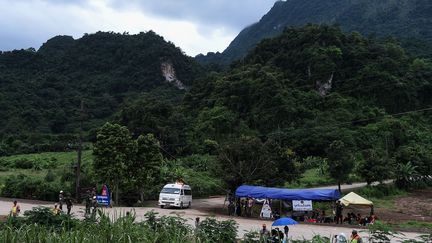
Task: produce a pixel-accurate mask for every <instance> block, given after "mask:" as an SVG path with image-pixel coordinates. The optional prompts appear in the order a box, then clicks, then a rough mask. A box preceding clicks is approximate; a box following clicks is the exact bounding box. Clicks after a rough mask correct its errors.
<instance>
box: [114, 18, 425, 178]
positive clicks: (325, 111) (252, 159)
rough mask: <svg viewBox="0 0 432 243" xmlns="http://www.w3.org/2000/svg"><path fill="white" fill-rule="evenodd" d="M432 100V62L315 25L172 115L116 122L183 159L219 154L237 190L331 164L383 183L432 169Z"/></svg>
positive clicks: (202, 90) (207, 86)
mask: <svg viewBox="0 0 432 243" xmlns="http://www.w3.org/2000/svg"><path fill="white" fill-rule="evenodd" d="M431 94H432V63H431V62H430V60H427V59H422V58H413V57H410V56H409V55H407V54H406V51H405V50H404V49H403V48H402V47H400V46H399V44H398V43H396V42H395V41H393V40H386V41H383V40H378V39H373V38H365V37H362V36H361V35H360V34H357V33H352V34H345V33H344V32H343V31H342V30H341V29H339V28H337V27H331V26H318V25H307V26H305V27H302V28H289V29H287V30H286V31H285V32H283V33H282V34H281V35H280V36H278V37H275V38H273V39H268V40H265V41H263V42H261V43H260V44H259V45H258V46H257V47H256V48H255V49H254V50H253V51H252V52H250V54H249V55H248V56H246V58H245V59H244V60H243V61H241V62H236V63H234V64H233V65H232V67H231V68H230V69H229V70H228V71H227V72H225V73H221V74H215V73H214V74H211V75H209V76H208V77H207V78H206V79H203V80H200V81H198V82H196V83H195V84H194V85H193V87H192V89H191V90H190V91H189V92H187V93H186V95H185V98H184V101H183V103H182V105H181V106H179V107H177V108H173V107H171V108H170V109H169V110H167V109H165V110H166V111H167V112H166V113H164V114H165V115H162V116H160V113H151V112H149V111H151V110H155V108H154V107H148V106H147V107H146V106H143V105H140V104H139V102H138V103H136V104H131V105H128V106H127V107H126V108H125V109H123V110H122V112H121V113H120V116H119V117H118V120H117V121H118V122H120V123H121V124H122V125H125V126H127V127H128V129H129V130H130V131H131V132H132V133H133V134H146V133H147V132H151V133H154V134H155V135H156V137H157V138H159V139H160V141H162V145H163V146H164V148H165V149H166V150H167V151H170V153H172V154H174V155H176V156H185V155H189V154H213V155H218V158H219V164H217V166H218V168H219V170H218V171H219V173H220V176H221V177H222V178H224V180H225V181H226V182H227V183H228V185H231V186H232V185H239V184H242V183H258V184H265V185H281V184H280V183H283V182H284V181H285V182H286V181H290V180H295V179H296V178H298V175H299V171H301V170H302V169H304V168H305V166H307V163H308V161H309V162H310V161H323V160H327V159H328V166H330V168H329V170H330V171H331V172H332V173H334V176H335V178H339V179H341V180H345V179H346V178H345V176H348V174H349V172H350V171H353V170H354V168H355V169H356V172H357V173H358V174H359V175H362V176H364V177H363V178H365V180H369V179H371V180H381V179H385V178H390V177H392V176H393V175H394V174H393V172H395V170H396V168H398V166H399V165H405V164H406V163H408V162H409V161H410V162H411V163H414V164H415V166H417V167H416V168H417V169H419V170H418V171H423V172H424V173H425V175H427V174H428V173H432V163H431V161H432V153H431V152H430V151H432V150H431V149H432V143H431V141H432V140H430V138H432V127H431V125H430V124H431V114H432V113H431V109H432V108H431V107H432V99H431V97H432V96H431ZM158 106H159V107H163V105H162V104H160V105H158ZM136 111H139V112H136ZM144 114H146V115H144ZM149 114H152V115H151V117H149ZM174 124H176V126H175V125H174ZM173 134H175V136H173ZM167 138H168V139H167ZM413 161H416V162H413ZM257 168H259V169H257ZM266 168H271V170H269V169H266ZM420 168H421V169H420ZM221 171H222V172H221ZM383 171H388V173H387V174H385V175H383ZM423 172H422V173H423ZM215 173H216V172H215Z"/></svg>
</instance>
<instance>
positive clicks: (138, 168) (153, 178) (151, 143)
mask: <svg viewBox="0 0 432 243" xmlns="http://www.w3.org/2000/svg"><path fill="white" fill-rule="evenodd" d="M136 144H137V154H136V157H135V160H134V161H133V162H132V163H131V164H130V166H129V168H128V171H129V173H130V175H131V177H132V178H133V184H134V187H135V188H136V189H137V191H138V192H139V194H140V200H141V201H144V199H145V193H146V190H147V191H151V188H152V187H154V186H155V185H157V184H158V183H159V181H157V180H158V179H159V174H160V167H161V165H162V162H163V156H162V154H161V152H160V145H159V141H158V140H157V139H156V138H155V137H154V135H153V134H147V135H145V136H144V135H141V136H139V137H138V139H137V140H136Z"/></svg>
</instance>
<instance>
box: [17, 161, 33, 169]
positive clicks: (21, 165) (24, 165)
mask: <svg viewBox="0 0 432 243" xmlns="http://www.w3.org/2000/svg"><path fill="white" fill-rule="evenodd" d="M14 168H17V169H32V168H33V161H31V160H28V159H25V158H23V159H16V160H15V161H14Z"/></svg>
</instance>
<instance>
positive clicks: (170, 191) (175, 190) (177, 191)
mask: <svg viewBox="0 0 432 243" xmlns="http://www.w3.org/2000/svg"><path fill="white" fill-rule="evenodd" d="M161 193H166V194H180V189H178V188H163V189H162V191H161Z"/></svg>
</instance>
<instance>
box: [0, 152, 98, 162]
mask: <svg viewBox="0 0 432 243" xmlns="http://www.w3.org/2000/svg"><path fill="white" fill-rule="evenodd" d="M20 159H27V160H32V161H38V160H55V161H57V162H58V165H61V164H62V165H65V164H70V163H71V162H74V161H76V160H77V152H76V151H73V152H46V153H39V154H20V155H12V156H5V157H0V160H5V161H11V162H12V161H16V160H20ZM92 159H93V156H92V151H91V150H85V151H83V154H82V161H83V163H88V162H90V161H91V160H92Z"/></svg>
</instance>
